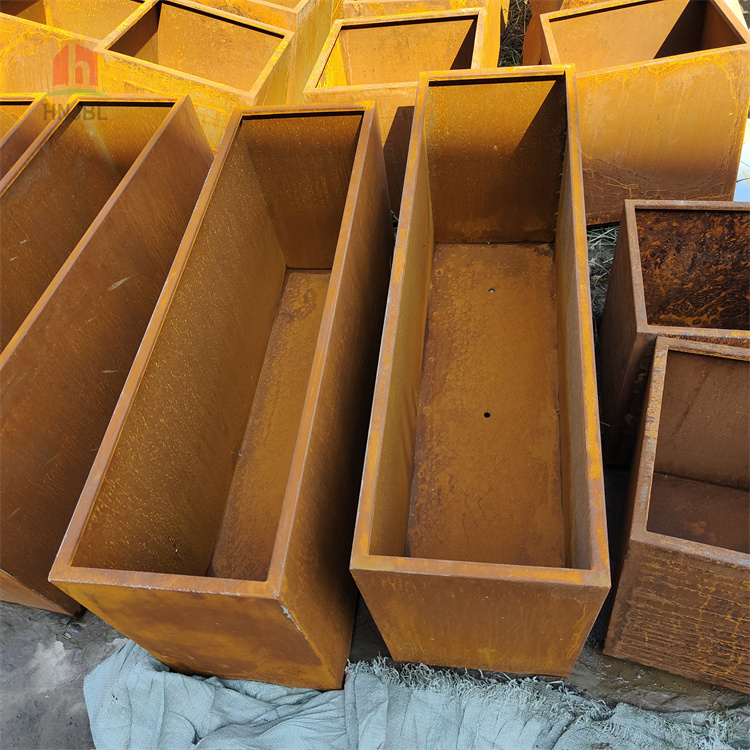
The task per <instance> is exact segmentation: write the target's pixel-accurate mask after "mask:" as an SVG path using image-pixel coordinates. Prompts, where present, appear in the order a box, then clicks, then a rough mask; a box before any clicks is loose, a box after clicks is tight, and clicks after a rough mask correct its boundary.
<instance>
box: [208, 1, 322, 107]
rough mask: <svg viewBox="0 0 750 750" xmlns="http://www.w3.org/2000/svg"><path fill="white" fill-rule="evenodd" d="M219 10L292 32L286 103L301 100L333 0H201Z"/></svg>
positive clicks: (299, 101)
mask: <svg viewBox="0 0 750 750" xmlns="http://www.w3.org/2000/svg"><path fill="white" fill-rule="evenodd" d="M200 2H201V5H209V6H211V7H213V8H218V9H219V10H224V11H227V12H228V13H235V14H237V15H239V16H244V17H246V18H250V19H253V20H255V21H261V22H262V23H267V24H269V25H271V26H276V27H278V28H281V29H286V30H287V31H293V32H294V37H293V39H292V42H291V46H292V50H293V51H292V61H291V69H290V73H289V91H288V95H287V103H289V104H297V103H301V102H302V101H303V96H302V90H303V89H304V87H305V84H306V83H307V79H308V78H309V77H310V73H311V72H312V69H313V66H314V65H315V62H316V61H317V59H318V55H319V54H320V50H321V49H322V48H323V44H325V41H326V39H327V38H328V33H329V31H330V30H331V24H332V23H333V20H334V17H333V4H334V3H333V0H299V1H298V2H296V3H295V2H294V0H286V1H285V0H278V2H276V3H273V2H267V1H266V0H200Z"/></svg>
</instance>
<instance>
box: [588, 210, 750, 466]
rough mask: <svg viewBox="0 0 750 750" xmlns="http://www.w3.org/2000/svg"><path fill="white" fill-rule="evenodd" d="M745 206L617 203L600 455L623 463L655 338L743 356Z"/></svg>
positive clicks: (747, 337) (746, 330) (749, 215)
mask: <svg viewBox="0 0 750 750" xmlns="http://www.w3.org/2000/svg"><path fill="white" fill-rule="evenodd" d="M748 278H750V204H747V203H732V202H719V201H714V202H694V203H689V202H685V201H675V202H669V201H637V202H635V201H626V202H625V208H624V211H623V216H622V221H621V222H620V231H619V234H618V237H617V246H616V248H615V255H614V260H613V263H612V272H611V274H610V279H609V289H608V291H607V301H606V304H605V307H604V316H603V320H602V326H601V344H600V346H601V401H602V423H603V441H604V456H605V459H606V460H607V461H608V462H610V463H617V464H627V463H629V461H630V457H631V453H632V449H633V445H634V442H635V436H636V433H637V430H638V425H639V422H640V415H641V407H642V404H643V399H644V393H645V390H646V381H647V379H648V373H649V369H650V367H651V357H652V354H653V351H654V344H655V341H656V337H657V336H669V337H672V338H682V339H691V340H694V341H712V342H715V343H720V344H728V345H733V346H742V347H750V289H749V288H748Z"/></svg>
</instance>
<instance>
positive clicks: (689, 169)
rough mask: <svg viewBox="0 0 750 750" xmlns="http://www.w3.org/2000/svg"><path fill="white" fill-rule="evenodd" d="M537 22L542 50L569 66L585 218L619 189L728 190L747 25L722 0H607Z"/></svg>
mask: <svg viewBox="0 0 750 750" xmlns="http://www.w3.org/2000/svg"><path fill="white" fill-rule="evenodd" d="M541 25H542V30H543V37H544V38H543V41H544V46H543V50H542V62H544V63H548V62H551V63H552V64H553V65H554V64H571V63H574V64H575V66H576V78H577V82H578V106H579V112H580V117H581V153H582V156H583V179H584V191H585V194H586V218H587V222H588V223H589V224H600V223H606V222H609V221H617V219H618V218H619V216H620V212H621V210H622V201H623V200H624V199H628V198H637V199H675V200H731V198H732V195H733V193H734V188H735V181H736V178H737V168H738V166H739V159H740V150H741V147H742V139H743V134H744V129H745V122H746V119H747V111H748V106H749V105H750V34H749V33H748V30H747V28H746V27H745V26H744V25H743V24H742V23H741V22H740V21H739V19H738V18H737V17H736V16H735V15H734V14H733V13H732V12H731V11H730V10H729V9H728V8H727V6H726V5H725V4H724V2H723V1H722V0H707V2H691V1H690V0H612V1H611V2H606V3H599V4H597V5H596V7H595V8H577V9H572V10H567V11H559V12H557V13H549V14H545V15H543V16H541Z"/></svg>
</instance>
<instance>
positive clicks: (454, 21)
mask: <svg viewBox="0 0 750 750" xmlns="http://www.w3.org/2000/svg"><path fill="white" fill-rule="evenodd" d="M499 45H500V39H499V37H497V38H495V36H494V35H493V34H488V27H487V22H486V11H485V10H484V9H470V10H459V11H452V12H445V13H418V14H413V15H405V16H386V17H381V18H365V19H361V20H355V21H337V22H336V23H335V24H334V25H333V28H332V29H331V34H330V36H329V37H328V41H327V42H326V44H325V47H324V48H323V51H322V52H321V54H320V58H319V60H318V62H317V64H316V66H315V68H314V70H313V72H312V75H311V76H310V80H309V81H308V83H307V86H305V100H306V101H308V102H314V103H345V102H349V101H353V100H354V101H366V100H372V101H375V102H376V103H377V106H378V117H379V119H380V134H381V137H382V139H383V148H384V151H385V164H386V170H387V172H388V187H389V191H390V196H391V203H392V204H393V206H394V210H397V207H398V204H399V202H400V199H401V190H402V188H403V183H404V169H405V168H406V154H407V151H408V145H409V133H410V131H411V123H412V115H413V112H414V99H415V96H416V92H417V78H418V76H419V73H420V71H423V70H448V69H453V70H456V69H463V68H488V67H494V66H496V65H497V59H498V54H499V49H500V46H499Z"/></svg>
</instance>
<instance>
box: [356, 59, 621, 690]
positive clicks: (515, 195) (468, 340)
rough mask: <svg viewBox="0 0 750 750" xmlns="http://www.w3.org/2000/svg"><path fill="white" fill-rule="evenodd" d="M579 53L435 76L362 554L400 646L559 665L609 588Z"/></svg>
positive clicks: (371, 599) (443, 657) (566, 666)
mask: <svg viewBox="0 0 750 750" xmlns="http://www.w3.org/2000/svg"><path fill="white" fill-rule="evenodd" d="M587 269H588V264H587V258H586V239H585V226H584V222H583V190H582V185H581V163H580V153H579V147H578V130H577V119H576V115H575V84H574V81H573V72H572V69H570V68H568V69H560V68H537V69H521V68H517V69H515V70H513V71H512V72H507V73H497V74H493V73H489V72H488V71H481V72H480V71H476V72H474V73H467V74H464V75H460V74H448V73H445V74H438V75H428V74H425V75H423V76H422V77H421V78H420V84H419V93H418V95H417V104H416V111H415V123H414V129H413V131H412V138H411V143H410V150H409V162H408V166H407V170H406V183H405V187H404V197H403V202H402V205H401V217H400V221H399V228H398V236H397V240H396V249H395V256H394V264H393V274H392V280H391V288H390V294H389V302H388V308H387V312H386V322H385V329H384V334H383V343H382V347H381V357H380V364H379V369H378V379H377V381H376V386H375V399H374V404H373V416H372V422H371V428H370V440H369V444H368V452H367V457H366V461H365V470H364V478H363V484H362V494H361V498H360V507H359V515H358V518H357V526H356V529H355V536H354V547H353V552H352V560H351V570H352V573H353V575H354V578H355V580H356V582H357V585H358V586H359V589H360V591H361V592H362V595H363V596H364V598H365V601H366V602H367V606H368V607H369V609H370V612H372V615H373V617H374V619H375V622H376V623H377V625H378V628H379V629H380V632H381V633H382V635H383V637H384V639H385V642H386V643H387V645H388V648H389V649H390V652H391V654H392V656H393V657H394V658H395V659H399V660H409V661H420V662H427V663H429V664H438V665H448V666H455V667H472V668H482V669H500V670H504V671H509V672H527V673H541V674H555V675H565V674H567V673H568V672H569V671H570V669H571V667H572V666H573V664H574V662H575V660H576V658H577V656H578V653H579V651H580V649H581V647H582V646H583V644H584V641H585V640H586V636H587V635H588V632H589V630H590V628H591V626H592V624H593V622H594V619H595V617H596V615H597V613H598V611H599V608H600V606H601V604H602V602H603V600H604V597H605V596H606V593H607V591H608V589H609V564H608V556H607V539H606V522H605V516H604V496H603V487H602V466H601V453H600V448H599V435H598V430H597V398H596V378H595V374H594V353H593V337H592V326H591V314H590V309H589V295H588V271H587Z"/></svg>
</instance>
